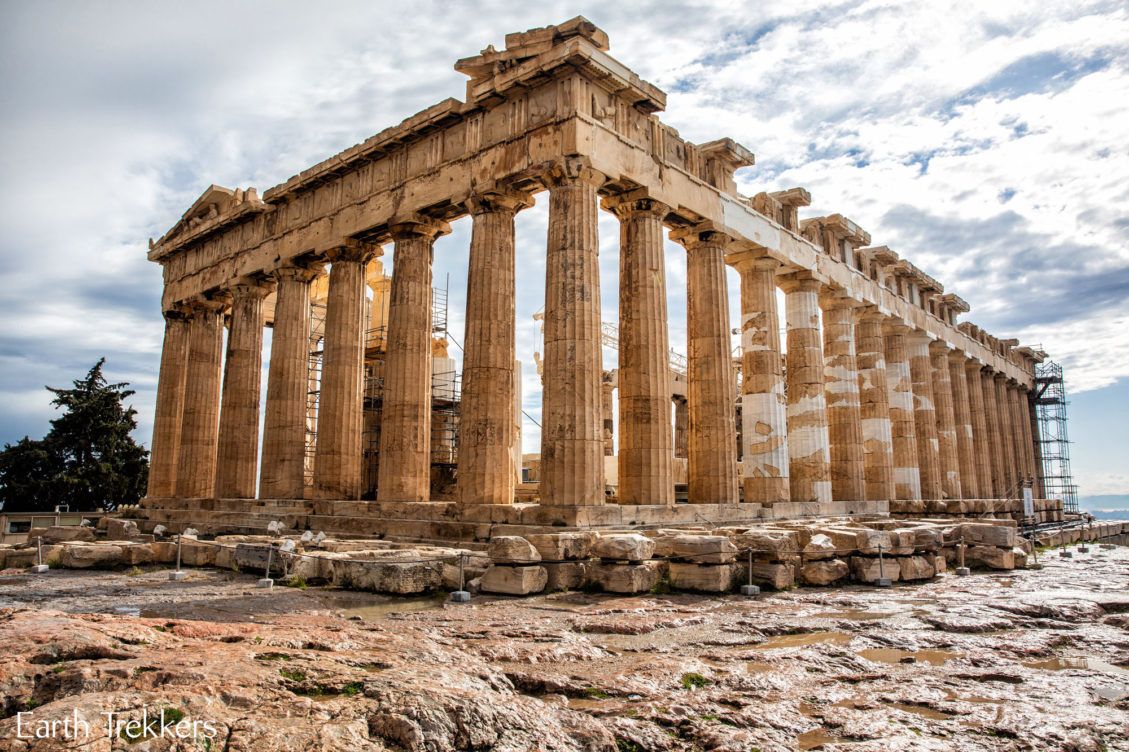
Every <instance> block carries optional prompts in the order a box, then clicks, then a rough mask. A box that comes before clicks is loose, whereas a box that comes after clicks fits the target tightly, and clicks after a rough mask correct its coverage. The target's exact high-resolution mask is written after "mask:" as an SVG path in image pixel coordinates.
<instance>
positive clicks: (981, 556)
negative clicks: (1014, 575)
mask: <svg viewBox="0 0 1129 752" xmlns="http://www.w3.org/2000/svg"><path fill="white" fill-rule="evenodd" d="M965 563H966V564H967V565H968V566H970V567H973V566H981V567H987V568H988V569H1004V570H1007V569H1015V554H1013V553H1012V549H1010V548H997V547H996V546H971V547H970V548H969V549H968V552H967V553H966V554H965Z"/></svg>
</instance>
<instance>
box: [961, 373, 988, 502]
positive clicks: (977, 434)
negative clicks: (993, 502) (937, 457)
mask: <svg viewBox="0 0 1129 752" xmlns="http://www.w3.org/2000/svg"><path fill="white" fill-rule="evenodd" d="M963 368H964V376H965V380H966V383H967V385H968V412H969V417H970V418H971V420H972V459H973V463H974V465H975V469H976V489H975V495H974V496H973V495H972V494H970V493H969V492H968V491H967V490H966V492H965V496H966V497H967V498H976V499H989V498H991V497H992V447H991V443H992V442H991V436H990V435H989V433H988V419H987V413H986V411H985V409H984V387H983V386H982V385H981V381H980V371H981V369H982V368H983V366H982V365H981V364H980V363H979V362H977V361H975V360H970V359H967V358H966V359H964V361H963Z"/></svg>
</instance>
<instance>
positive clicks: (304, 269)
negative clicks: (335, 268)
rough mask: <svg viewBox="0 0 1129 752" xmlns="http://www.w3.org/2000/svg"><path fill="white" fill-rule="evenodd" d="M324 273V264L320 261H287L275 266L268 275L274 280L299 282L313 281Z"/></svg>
mask: <svg viewBox="0 0 1129 752" xmlns="http://www.w3.org/2000/svg"><path fill="white" fill-rule="evenodd" d="M323 273H324V264H323V263H321V262H320V261H311V262H309V263H293V262H287V263H285V264H284V265H282V266H278V267H275V268H274V269H273V270H272V271H271V272H270V275H271V277H273V278H274V279H275V281H276V282H279V281H282V280H297V281H299V282H313V281H314V280H315V279H317V278H318V277H320V276H321V275H322V274H323Z"/></svg>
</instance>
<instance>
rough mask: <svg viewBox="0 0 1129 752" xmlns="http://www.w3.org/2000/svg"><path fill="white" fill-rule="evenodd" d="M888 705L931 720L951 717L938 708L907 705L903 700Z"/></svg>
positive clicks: (942, 719)
mask: <svg viewBox="0 0 1129 752" xmlns="http://www.w3.org/2000/svg"><path fill="white" fill-rule="evenodd" d="M890 707H892V708H897V709H898V710H901V711H904V712H906V713H913V714H914V715H919V716H921V717H922V718H928V719H930V720H933V721H947V720H949V719H951V718H952V716H951V715H949V714H948V713H942V712H941V711H940V710H934V709H933V708H927V707H925V706H924V705H909V704H907V703H904V702H892V703H890Z"/></svg>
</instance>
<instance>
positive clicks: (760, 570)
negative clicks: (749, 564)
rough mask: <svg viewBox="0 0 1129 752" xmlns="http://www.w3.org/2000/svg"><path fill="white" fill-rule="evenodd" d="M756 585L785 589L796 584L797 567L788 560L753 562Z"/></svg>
mask: <svg viewBox="0 0 1129 752" xmlns="http://www.w3.org/2000/svg"><path fill="white" fill-rule="evenodd" d="M752 584H754V585H762V586H766V587H770V588H772V589H773V590H784V589H785V588H790V587H792V586H793V585H795V584H796V568H795V567H794V566H793V565H792V564H790V563H787V562H765V561H754V562H753V582H752Z"/></svg>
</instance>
